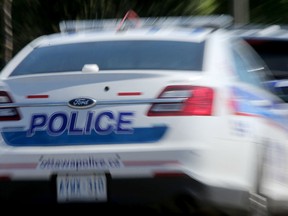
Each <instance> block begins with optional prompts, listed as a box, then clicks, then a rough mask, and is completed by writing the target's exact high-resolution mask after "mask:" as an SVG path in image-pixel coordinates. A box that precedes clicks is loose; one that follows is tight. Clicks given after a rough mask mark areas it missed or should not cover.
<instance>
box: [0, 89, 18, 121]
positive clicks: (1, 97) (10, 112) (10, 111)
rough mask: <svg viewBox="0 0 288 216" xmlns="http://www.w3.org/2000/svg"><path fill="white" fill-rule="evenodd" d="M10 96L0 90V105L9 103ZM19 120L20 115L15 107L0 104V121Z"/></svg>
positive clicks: (10, 100) (10, 101)
mask: <svg viewBox="0 0 288 216" xmlns="http://www.w3.org/2000/svg"><path fill="white" fill-rule="evenodd" d="M12 102H13V101H12V99H11V97H10V96H9V95H8V93H7V92H5V91H0V105H9V103H12ZM16 120H20V115H19V112H18V110H17V108H16V107H9V106H5V107H3V106H2V107H1V106H0V121H16Z"/></svg>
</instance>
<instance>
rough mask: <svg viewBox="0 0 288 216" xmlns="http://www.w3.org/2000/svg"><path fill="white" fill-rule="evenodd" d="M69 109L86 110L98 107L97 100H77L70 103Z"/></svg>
mask: <svg viewBox="0 0 288 216" xmlns="http://www.w3.org/2000/svg"><path fill="white" fill-rule="evenodd" d="M68 105H69V107H72V108H75V109H86V108H90V107H93V106H95V105H96V100H94V99H91V98H84V97H83V98H75V99H72V100H70V101H69V102H68Z"/></svg>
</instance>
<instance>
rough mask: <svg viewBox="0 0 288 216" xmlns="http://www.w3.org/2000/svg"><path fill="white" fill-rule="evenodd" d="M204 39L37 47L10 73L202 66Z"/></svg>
mask: <svg viewBox="0 0 288 216" xmlns="http://www.w3.org/2000/svg"><path fill="white" fill-rule="evenodd" d="M203 53H204V42H201V43H193V42H182V41H142V40H141V41H137V40H136V41H135V40H132V41H101V42H86V43H75V44H64V45H54V46H49V47H39V48H36V49H35V50H33V51H32V52H31V53H30V54H29V55H28V56H27V57H26V58H25V59H24V60H23V62H21V63H20V64H19V65H18V66H17V67H16V68H15V70H14V71H13V73H12V74H11V75H12V76H18V75H28V74H39V73H53V72H72V71H81V70H82V68H83V66H84V65H85V64H97V65H98V67H99V69H100V70H101V71H102V70H151V69H155V70H193V71H194V70H196V71H201V70H202V62H203Z"/></svg>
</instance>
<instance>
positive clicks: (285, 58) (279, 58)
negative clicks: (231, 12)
mask: <svg viewBox="0 0 288 216" xmlns="http://www.w3.org/2000/svg"><path fill="white" fill-rule="evenodd" d="M247 42H248V43H249V44H250V45H251V46H252V47H253V48H254V49H255V51H256V52H257V53H258V54H259V55H260V56H261V57H262V58H263V60H264V61H265V62H266V64H267V65H268V67H269V68H270V69H271V71H272V73H273V75H274V77H275V78H276V79H287V78H288V52H287V50H288V41H286V40H271V39H264V38H263V39H261V38H258V39H247Z"/></svg>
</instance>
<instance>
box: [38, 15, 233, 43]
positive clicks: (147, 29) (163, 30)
mask: <svg viewBox="0 0 288 216" xmlns="http://www.w3.org/2000/svg"><path fill="white" fill-rule="evenodd" d="M121 21H122V20H120V19H104V20H68V21H61V22H60V23H59V28H60V32H59V33H55V34H52V35H46V36H42V37H40V38H38V39H37V40H35V41H33V45H34V46H48V45H49V46H51V45H57V44H65V43H78V42H88V41H95V40H127V39H129V40H137V39H140V40H145V39H147V40H151V39H153V40H157V39H159V40H165V39H167V40H181V41H194V42H200V41H203V40H205V39H206V38H207V37H208V36H209V35H210V34H211V33H212V32H214V31H215V30H217V29H222V28H226V27H227V26H229V24H231V22H232V18H231V17H230V16H227V15H213V16H189V17H149V18H139V19H137V20H132V21H129V22H127V23H128V24H127V23H125V24H123V23H121ZM121 24H122V25H121Z"/></svg>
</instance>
